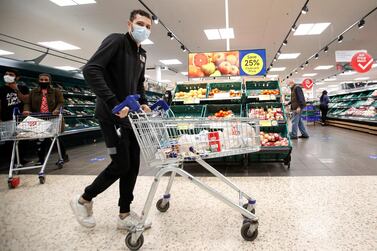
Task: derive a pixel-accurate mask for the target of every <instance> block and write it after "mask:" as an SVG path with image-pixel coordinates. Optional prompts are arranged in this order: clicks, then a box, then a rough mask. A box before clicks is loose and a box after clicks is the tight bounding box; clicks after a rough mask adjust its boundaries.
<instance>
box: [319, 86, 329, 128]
mask: <svg viewBox="0 0 377 251" xmlns="http://www.w3.org/2000/svg"><path fill="white" fill-rule="evenodd" d="M319 102H320V104H319V109H320V110H321V124H322V125H323V126H324V125H326V118H327V112H328V111H329V102H330V99H329V96H327V91H326V90H324V91H323V92H322V95H321V97H320V98H319Z"/></svg>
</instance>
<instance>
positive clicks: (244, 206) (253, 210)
mask: <svg viewBox="0 0 377 251" xmlns="http://www.w3.org/2000/svg"><path fill="white" fill-rule="evenodd" d="M248 205H249V204H248V203H246V204H243V206H242V207H243V208H245V209H246V210H247V206H248ZM250 213H252V214H255V208H253V209H251V211H250Z"/></svg>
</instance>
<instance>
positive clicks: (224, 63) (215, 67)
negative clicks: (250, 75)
mask: <svg viewBox="0 0 377 251" xmlns="http://www.w3.org/2000/svg"><path fill="white" fill-rule="evenodd" d="M239 75H240V70H239V52H238V51H228V52H214V53H190V54H189V71H188V76H189V78H202V77H219V76H239Z"/></svg>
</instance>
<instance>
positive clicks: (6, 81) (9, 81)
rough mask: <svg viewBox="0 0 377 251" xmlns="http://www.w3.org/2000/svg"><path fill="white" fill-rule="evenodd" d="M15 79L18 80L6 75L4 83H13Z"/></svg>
mask: <svg viewBox="0 0 377 251" xmlns="http://www.w3.org/2000/svg"><path fill="white" fill-rule="evenodd" d="M15 79H16V77H13V76H9V75H4V82H5V83H7V84H9V83H13V82H14V80H15Z"/></svg>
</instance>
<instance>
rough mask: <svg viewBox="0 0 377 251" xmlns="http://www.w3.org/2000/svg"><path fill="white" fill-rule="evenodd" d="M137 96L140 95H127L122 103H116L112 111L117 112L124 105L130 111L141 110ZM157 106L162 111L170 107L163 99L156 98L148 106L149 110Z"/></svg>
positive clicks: (155, 108)
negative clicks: (156, 99) (154, 101)
mask: <svg viewBox="0 0 377 251" xmlns="http://www.w3.org/2000/svg"><path fill="white" fill-rule="evenodd" d="M139 98H140V95H130V96H127V98H126V99H125V100H124V101H123V102H122V103H120V104H118V105H117V106H115V107H114V108H113V110H112V113H113V114H117V113H119V112H120V111H121V110H122V109H123V108H124V107H126V106H127V107H128V108H130V112H138V111H142V110H141V108H140V104H139V102H138V100H139ZM159 107H161V108H162V109H164V111H167V110H169V108H170V107H169V105H168V104H167V103H166V102H165V101H164V100H163V99H160V100H158V101H157V102H156V103H154V104H153V105H152V106H151V107H150V108H151V110H157V109H158V108H159Z"/></svg>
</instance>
